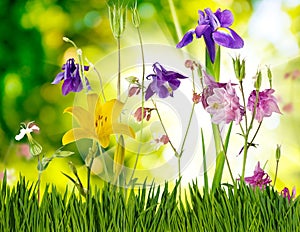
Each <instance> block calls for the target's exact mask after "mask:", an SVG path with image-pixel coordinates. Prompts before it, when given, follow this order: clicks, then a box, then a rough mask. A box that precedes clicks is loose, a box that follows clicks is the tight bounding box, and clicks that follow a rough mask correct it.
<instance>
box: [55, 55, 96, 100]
mask: <svg viewBox="0 0 300 232" xmlns="http://www.w3.org/2000/svg"><path fill="white" fill-rule="evenodd" d="M62 70H64V71H63V72H60V73H59V74H57V75H56V77H55V79H54V81H53V82H52V83H51V84H58V83H59V82H60V81H62V80H64V83H63V85H62V94H63V95H67V94H68V93H69V92H80V91H81V90H82V88H83V86H82V82H81V78H80V74H79V64H76V65H75V60H74V59H73V58H71V59H68V60H67V62H66V63H65V64H64V65H63V66H62ZM88 70H89V66H84V71H88ZM85 81H86V86H87V88H88V90H90V89H91V86H90V84H89V81H88V79H87V78H86V77H85Z"/></svg>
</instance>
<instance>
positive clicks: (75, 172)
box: [68, 161, 77, 176]
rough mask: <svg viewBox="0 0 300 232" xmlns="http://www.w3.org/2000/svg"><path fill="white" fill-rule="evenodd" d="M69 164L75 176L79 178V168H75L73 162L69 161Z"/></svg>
mask: <svg viewBox="0 0 300 232" xmlns="http://www.w3.org/2000/svg"><path fill="white" fill-rule="evenodd" d="M68 164H69V167H70V169H71V171H72V172H73V174H74V175H75V176H77V168H76V167H75V165H74V164H73V163H72V161H69V162H68Z"/></svg>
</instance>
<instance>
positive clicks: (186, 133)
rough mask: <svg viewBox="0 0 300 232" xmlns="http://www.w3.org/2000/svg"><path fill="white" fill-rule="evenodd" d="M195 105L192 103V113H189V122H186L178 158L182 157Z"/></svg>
mask: <svg viewBox="0 0 300 232" xmlns="http://www.w3.org/2000/svg"><path fill="white" fill-rule="evenodd" d="M195 105H196V104H195V103H193V106H192V111H191V113H190V117H189V122H188V125H187V128H186V131H185V134H184V137H183V142H182V145H181V148H180V153H179V156H180V157H181V156H182V153H183V148H184V145H185V142H186V139H187V135H188V132H189V130H190V126H191V122H192V119H193V114H194V110H195Z"/></svg>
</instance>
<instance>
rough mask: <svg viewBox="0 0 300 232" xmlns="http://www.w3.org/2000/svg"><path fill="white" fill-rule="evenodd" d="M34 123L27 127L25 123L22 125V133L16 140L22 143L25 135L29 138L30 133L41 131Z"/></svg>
mask: <svg viewBox="0 0 300 232" xmlns="http://www.w3.org/2000/svg"><path fill="white" fill-rule="evenodd" d="M33 123H34V121H32V122H29V123H28V124H27V125H26V124H25V123H21V130H20V133H19V134H18V135H16V136H15V139H16V140H17V141H20V140H21V139H22V138H24V136H25V135H27V136H28V137H29V135H30V133H32V132H33V131H34V130H37V131H39V130H40V128H39V127H38V126H37V125H35V124H33Z"/></svg>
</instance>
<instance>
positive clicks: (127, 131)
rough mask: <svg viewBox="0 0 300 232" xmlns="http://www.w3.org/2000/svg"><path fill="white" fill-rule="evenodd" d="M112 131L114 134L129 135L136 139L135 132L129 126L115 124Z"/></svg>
mask: <svg viewBox="0 0 300 232" xmlns="http://www.w3.org/2000/svg"><path fill="white" fill-rule="evenodd" d="M112 130H113V133H114V134H122V135H128V136H130V137H132V138H135V132H134V130H133V129H132V128H131V127H130V126H128V125H125V124H122V123H114V124H113V125H112Z"/></svg>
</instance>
